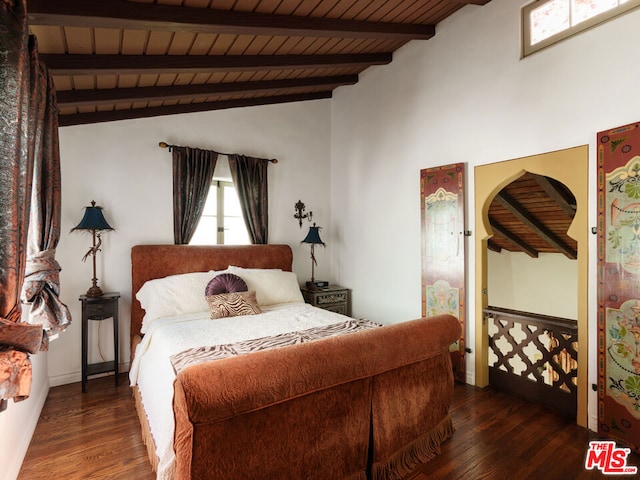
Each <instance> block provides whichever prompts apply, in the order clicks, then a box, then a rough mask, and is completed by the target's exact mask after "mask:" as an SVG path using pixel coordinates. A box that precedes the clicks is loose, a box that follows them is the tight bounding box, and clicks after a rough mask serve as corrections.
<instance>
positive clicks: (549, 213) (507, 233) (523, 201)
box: [488, 173, 578, 259]
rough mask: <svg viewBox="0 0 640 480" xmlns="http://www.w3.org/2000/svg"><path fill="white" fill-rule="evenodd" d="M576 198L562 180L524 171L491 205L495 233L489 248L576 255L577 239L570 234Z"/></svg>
mask: <svg viewBox="0 0 640 480" xmlns="http://www.w3.org/2000/svg"><path fill="white" fill-rule="evenodd" d="M575 213H576V200H575V197H574V196H573V194H572V193H571V191H570V190H569V189H568V188H567V187H566V186H565V185H563V184H562V183H560V182H558V181H556V180H554V179H552V178H549V177H544V176H541V175H535V174H532V173H525V174H524V175H522V176H521V177H520V178H518V179H516V180H514V181H513V182H511V183H510V184H509V185H507V186H506V187H504V188H503V189H502V190H501V191H500V192H499V193H498V194H497V195H496V197H495V198H494V199H493V201H492V202H491V205H490V206H489V223H490V224H491V228H492V229H493V233H494V236H493V237H492V238H490V239H489V242H488V248H489V249H490V250H493V251H496V252H499V251H501V250H502V249H505V250H508V251H511V252H524V253H526V254H527V255H529V256H531V257H534V258H536V257H538V254H539V253H562V254H563V255H565V256H566V257H567V258H570V259H576V258H577V248H578V245H577V242H576V241H575V240H574V239H573V238H571V237H569V236H568V235H567V230H568V229H569V226H570V225H571V222H572V221H573V217H574V216H575Z"/></svg>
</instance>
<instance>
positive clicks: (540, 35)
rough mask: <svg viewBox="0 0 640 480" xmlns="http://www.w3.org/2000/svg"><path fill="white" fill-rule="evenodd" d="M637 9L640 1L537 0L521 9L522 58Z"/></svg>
mask: <svg viewBox="0 0 640 480" xmlns="http://www.w3.org/2000/svg"><path fill="white" fill-rule="evenodd" d="M638 6H640V0H538V1H536V2H533V3H531V4H529V5H527V6H525V7H524V8H523V9H522V34H523V41H522V56H523V57H526V56H527V55H529V54H531V53H533V52H536V51H538V50H541V49H543V48H545V47H548V46H549V45H553V44H554V43H556V42H559V41H560V40H563V39H565V38H568V37H570V36H572V35H575V34H576V33H579V32H582V31H583V30H586V29H587V28H590V27H593V26H594V25H598V24H599V23H603V22H605V21H606V20H609V19H611V18H613V17H615V16H617V15H620V14H622V13H625V12H627V11H629V10H631V9H633V8H636V7H638Z"/></svg>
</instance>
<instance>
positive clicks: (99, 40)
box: [27, 0, 490, 126]
mask: <svg viewBox="0 0 640 480" xmlns="http://www.w3.org/2000/svg"><path fill="white" fill-rule="evenodd" d="M489 1H490V0H393V1H388V0H135V1H134V0H97V1H96V0H28V2H27V11H28V17H27V18H28V22H29V26H30V31H31V33H33V34H34V35H35V36H36V37H37V40H38V48H39V51H40V53H41V55H42V58H43V59H44V61H45V63H46V64H47V66H48V68H49V70H50V71H51V73H52V74H53V76H54V82H55V86H56V90H57V95H58V106H59V123H60V125H61V126H65V125H78V124H85V123H95V122H105V121H114V120H122V119H131V118H140V117H151V116H157V115H170V114H175V113H187V112H196V111H205V110H216V109H223V108H232V107H240V106H252V105H264V104H273V103H284V102H295V101H304V100H312V99H320V98H328V97H331V94H332V91H333V90H334V89H335V88H336V87H338V86H341V85H352V84H354V83H356V82H357V81H358V74H360V73H361V72H362V71H363V70H365V69H366V68H368V67H369V66H371V65H382V64H387V63H389V62H391V60H392V56H393V52H394V51H395V50H397V49H398V48H399V47H401V46H402V45H404V44H405V43H407V42H408V41H410V40H428V39H430V38H432V37H433V36H434V35H435V33H436V25H437V24H438V23H439V22H441V21H442V20H444V19H445V18H447V17H448V16H450V15H451V14H453V13H455V12H456V11H458V10H459V9H460V8H462V7H464V6H465V5H467V4H475V5H478V6H480V5H484V4H487V3H489ZM475 8H479V7H475Z"/></svg>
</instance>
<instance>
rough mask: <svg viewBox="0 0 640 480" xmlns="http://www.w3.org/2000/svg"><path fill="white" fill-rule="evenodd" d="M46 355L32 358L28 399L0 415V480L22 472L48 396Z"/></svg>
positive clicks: (9, 478) (12, 404) (11, 403)
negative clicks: (21, 469)
mask: <svg viewBox="0 0 640 480" xmlns="http://www.w3.org/2000/svg"><path fill="white" fill-rule="evenodd" d="M47 355H48V354H47V353H46V352H40V353H38V354H36V355H31V367H32V374H33V382H32V384H31V392H30V395H29V398H27V399H26V400H23V401H21V402H18V403H14V402H13V400H9V403H8V405H7V409H6V410H5V411H4V412H2V413H0V432H2V434H1V435H0V480H14V479H15V478H17V477H18V473H19V472H20V467H21V466H22V460H23V459H24V456H25V455H26V453H27V449H28V448H29V443H30V442H31V437H32V436H33V432H34V431H35V429H36V425H37V424H38V418H39V417H40V412H41V410H42V407H43V405H44V402H45V400H46V399H47V394H48V393H49V377H48V374H47Z"/></svg>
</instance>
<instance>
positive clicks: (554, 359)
mask: <svg viewBox="0 0 640 480" xmlns="http://www.w3.org/2000/svg"><path fill="white" fill-rule="evenodd" d="M484 317H485V321H486V322H487V323H488V330H489V382H490V383H491V384H492V385H494V386H496V387H498V388H500V389H502V390H507V391H511V392H513V393H516V394H518V395H521V396H524V397H525V398H527V399H529V400H531V401H535V402H538V403H543V404H545V405H547V406H549V407H551V408H554V409H556V410H558V411H560V412H561V413H563V414H566V415H569V416H575V411H576V399H577V387H576V380H577V372H578V326H577V322H576V321H575V320H570V319H566V318H559V317H551V316H548V315H538V314H534V313H527V312H521V311H517V310H509V309H505V308H497V307H489V308H487V309H485V310H484Z"/></svg>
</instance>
